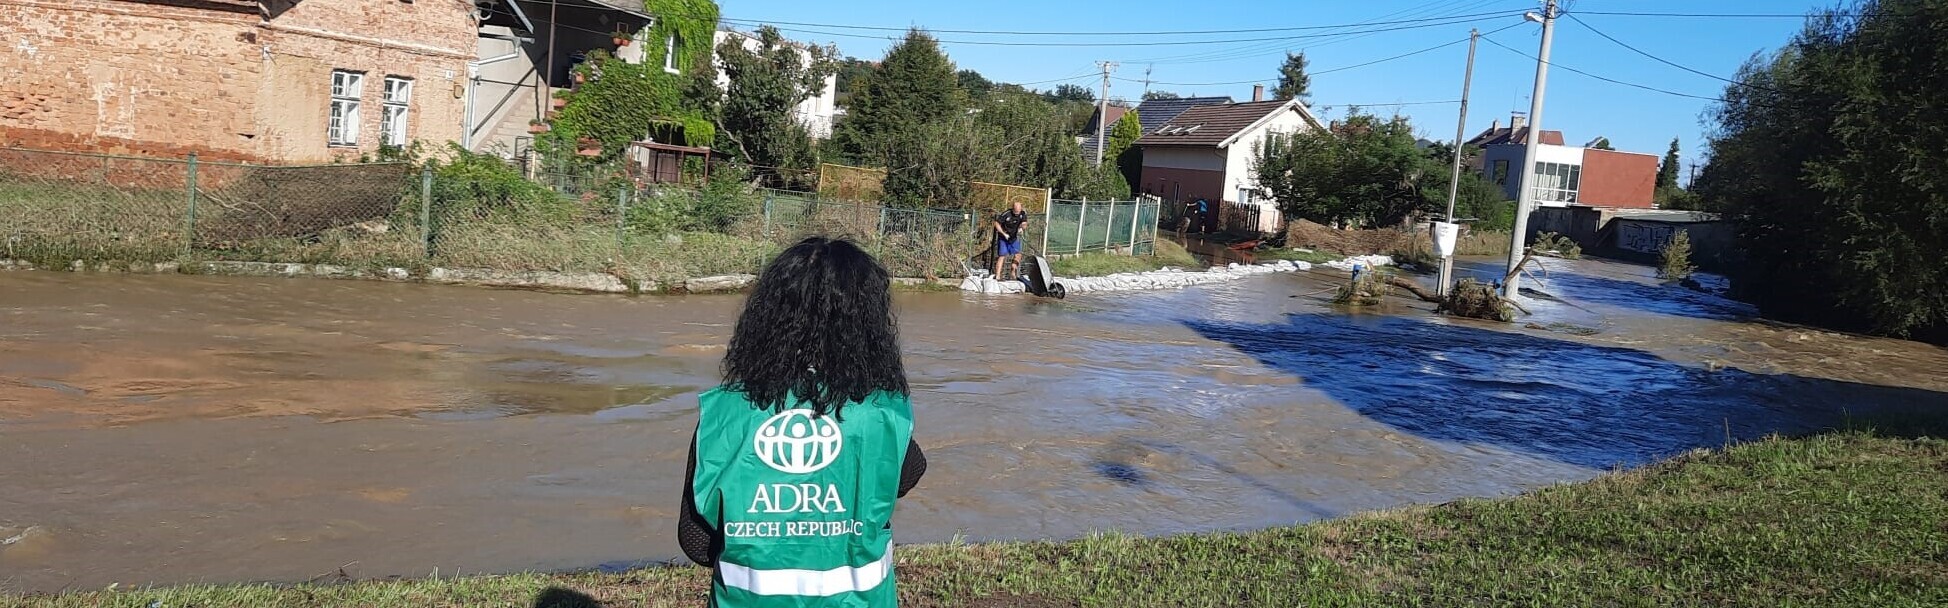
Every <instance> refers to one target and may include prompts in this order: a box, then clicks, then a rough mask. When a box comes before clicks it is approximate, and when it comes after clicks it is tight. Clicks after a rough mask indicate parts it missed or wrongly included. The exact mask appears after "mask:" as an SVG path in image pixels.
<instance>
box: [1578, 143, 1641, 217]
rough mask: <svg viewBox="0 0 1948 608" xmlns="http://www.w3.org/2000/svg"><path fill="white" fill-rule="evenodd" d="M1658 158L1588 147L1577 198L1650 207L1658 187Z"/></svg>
mask: <svg viewBox="0 0 1948 608" xmlns="http://www.w3.org/2000/svg"><path fill="white" fill-rule="evenodd" d="M1658 160H1659V159H1658V158H1657V157H1656V156H1653V155H1650V154H1637V153H1633V152H1616V151H1610V150H1585V151H1584V152H1583V180H1582V188H1581V191H1580V192H1579V194H1578V196H1577V202H1580V203H1582V204H1585V205H1593V206H1598V207H1631V208H1641V209H1649V208H1650V207H1651V201H1652V198H1653V195H1654V194H1655V193H1656V191H1657V163H1658Z"/></svg>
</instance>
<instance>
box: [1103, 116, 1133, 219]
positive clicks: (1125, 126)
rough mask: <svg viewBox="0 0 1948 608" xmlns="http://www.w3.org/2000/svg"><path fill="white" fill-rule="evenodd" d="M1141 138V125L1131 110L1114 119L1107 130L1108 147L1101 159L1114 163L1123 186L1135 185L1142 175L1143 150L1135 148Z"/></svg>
mask: <svg viewBox="0 0 1948 608" xmlns="http://www.w3.org/2000/svg"><path fill="white" fill-rule="evenodd" d="M1141 137H1143V123H1142V122H1141V119H1140V118H1138V117H1137V115H1136V109H1135V108H1131V109H1130V110H1129V111H1128V112H1124V113H1123V117H1122V118H1118V119H1116V124H1115V125H1114V126H1111V127H1110V129H1109V147H1108V148H1105V149H1104V150H1103V158H1106V159H1109V161H1110V162H1113V163H1115V165H1116V170H1117V172H1119V173H1121V174H1122V175H1123V183H1124V185H1129V184H1134V183H1137V181H1138V180H1140V179H1142V175H1143V149H1142V148H1138V147H1136V140H1137V139H1139V138H1141ZM1119 198H1120V197H1119Z"/></svg>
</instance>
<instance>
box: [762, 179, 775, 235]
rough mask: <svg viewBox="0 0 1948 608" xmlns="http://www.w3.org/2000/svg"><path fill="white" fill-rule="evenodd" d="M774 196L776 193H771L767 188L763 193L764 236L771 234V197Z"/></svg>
mask: <svg viewBox="0 0 1948 608" xmlns="http://www.w3.org/2000/svg"><path fill="white" fill-rule="evenodd" d="M776 197H777V195H775V194H772V193H771V192H770V191H768V190H767V191H765V193H764V234H765V236H771V199H773V198H776Z"/></svg>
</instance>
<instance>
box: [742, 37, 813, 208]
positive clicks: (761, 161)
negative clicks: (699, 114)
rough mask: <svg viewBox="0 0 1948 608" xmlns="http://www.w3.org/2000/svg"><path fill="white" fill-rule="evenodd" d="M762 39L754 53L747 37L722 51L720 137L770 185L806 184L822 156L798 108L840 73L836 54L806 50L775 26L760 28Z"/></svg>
mask: <svg viewBox="0 0 1948 608" xmlns="http://www.w3.org/2000/svg"><path fill="white" fill-rule="evenodd" d="M757 41H758V43H757V45H756V46H757V48H756V49H751V48H746V47H745V39H744V38H743V37H741V36H731V37H729V38H726V39H725V40H724V42H723V44H720V45H718V47H717V57H718V63H719V64H720V65H722V66H723V71H724V76H725V77H726V78H727V79H728V80H729V85H728V87H727V89H726V91H725V94H724V98H723V99H724V101H723V106H722V110H721V111H720V112H719V117H718V122H717V133H718V136H719V139H720V140H724V141H728V142H729V144H730V149H731V150H733V151H735V153H736V155H737V156H738V157H739V158H740V159H742V160H743V161H744V162H746V163H749V164H751V165H753V166H754V167H756V168H757V169H758V171H757V174H758V175H759V176H760V177H762V178H763V179H765V180H766V181H767V182H769V183H770V184H771V185H780V186H781V185H804V183H805V182H806V181H807V180H808V179H809V178H808V177H807V176H808V175H811V174H813V172H814V171H815V170H816V169H817V168H818V152H817V149H816V147H815V146H814V145H813V143H812V138H811V134H810V133H808V132H807V131H806V129H805V127H804V125H802V124H800V123H799V122H798V119H797V116H796V115H795V113H794V111H793V110H794V109H795V108H796V107H797V106H798V104H799V103H801V102H803V101H805V100H806V99H809V98H811V97H812V96H814V95H817V94H818V92H819V91H820V90H821V89H822V88H824V86H825V79H826V77H828V76H831V75H832V73H833V72H834V71H835V70H836V69H838V66H837V63H835V62H834V61H832V55H833V54H834V53H835V52H834V51H833V50H832V49H826V48H819V47H809V48H801V47H799V46H797V45H795V44H793V43H791V42H790V41H787V40H785V38H784V36H783V35H781V34H779V33H778V30H777V28H774V27H771V26H764V27H761V28H758V32H757ZM773 168H775V169H777V170H771V169H773Z"/></svg>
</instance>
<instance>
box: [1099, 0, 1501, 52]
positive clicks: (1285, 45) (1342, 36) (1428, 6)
mask: <svg viewBox="0 0 1948 608" xmlns="http://www.w3.org/2000/svg"><path fill="white" fill-rule="evenodd" d="M1439 4H1440V2H1439V1H1438V0H1436V1H1433V2H1427V3H1425V4H1422V5H1419V6H1416V7H1411V8H1407V9H1402V10H1398V11H1394V12H1391V13H1387V14H1384V15H1380V16H1378V17H1375V18H1373V19H1369V20H1366V21H1362V22H1359V23H1354V24H1350V25H1348V26H1346V27H1347V28H1358V27H1365V26H1370V25H1378V24H1384V23H1391V22H1390V21H1383V20H1386V19H1389V18H1392V17H1408V16H1413V17H1415V19H1416V20H1430V21H1432V20H1440V21H1444V22H1445V23H1463V22H1465V21H1448V20H1451V19H1468V18H1472V17H1475V15H1437V14H1432V13H1430V11H1438V10H1439V6H1438V5H1439ZM1464 10H1465V9H1464ZM1483 14H1490V15H1492V14H1496V13H1483ZM1500 14H1507V15H1509V16H1515V13H1513V12H1508V11H1504V12H1503V13H1500ZM1422 15H1429V16H1425V17H1422ZM1445 23H1444V24H1445ZM1371 33H1372V32H1369V31H1362V30H1353V31H1345V32H1337V33H1334V34H1331V35H1328V36H1320V37H1319V38H1337V40H1329V41H1325V42H1316V43H1312V44H1307V45H1304V46H1303V47H1301V48H1302V49H1312V48H1318V47H1323V46H1328V45H1332V44H1337V43H1339V42H1343V41H1346V40H1351V39H1356V38H1363V37H1366V36H1368V35H1371ZM1293 41H1294V40H1277V41H1273V42H1270V43H1258V44H1253V45H1249V46H1246V47H1240V48H1231V49H1220V50H1215V51H1204V52H1199V53H1192V54H1189V55H1179V56H1174V57H1157V58H1149V59H1141V60H1129V61H1141V62H1148V63H1165V64H1188V63H1215V62H1221V61H1231V60H1235V59H1244V58H1247V57H1263V56H1267V55H1276V54H1281V53H1287V52H1290V51H1291V48H1292V46H1293V45H1292V44H1289V43H1291V42H1293Z"/></svg>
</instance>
